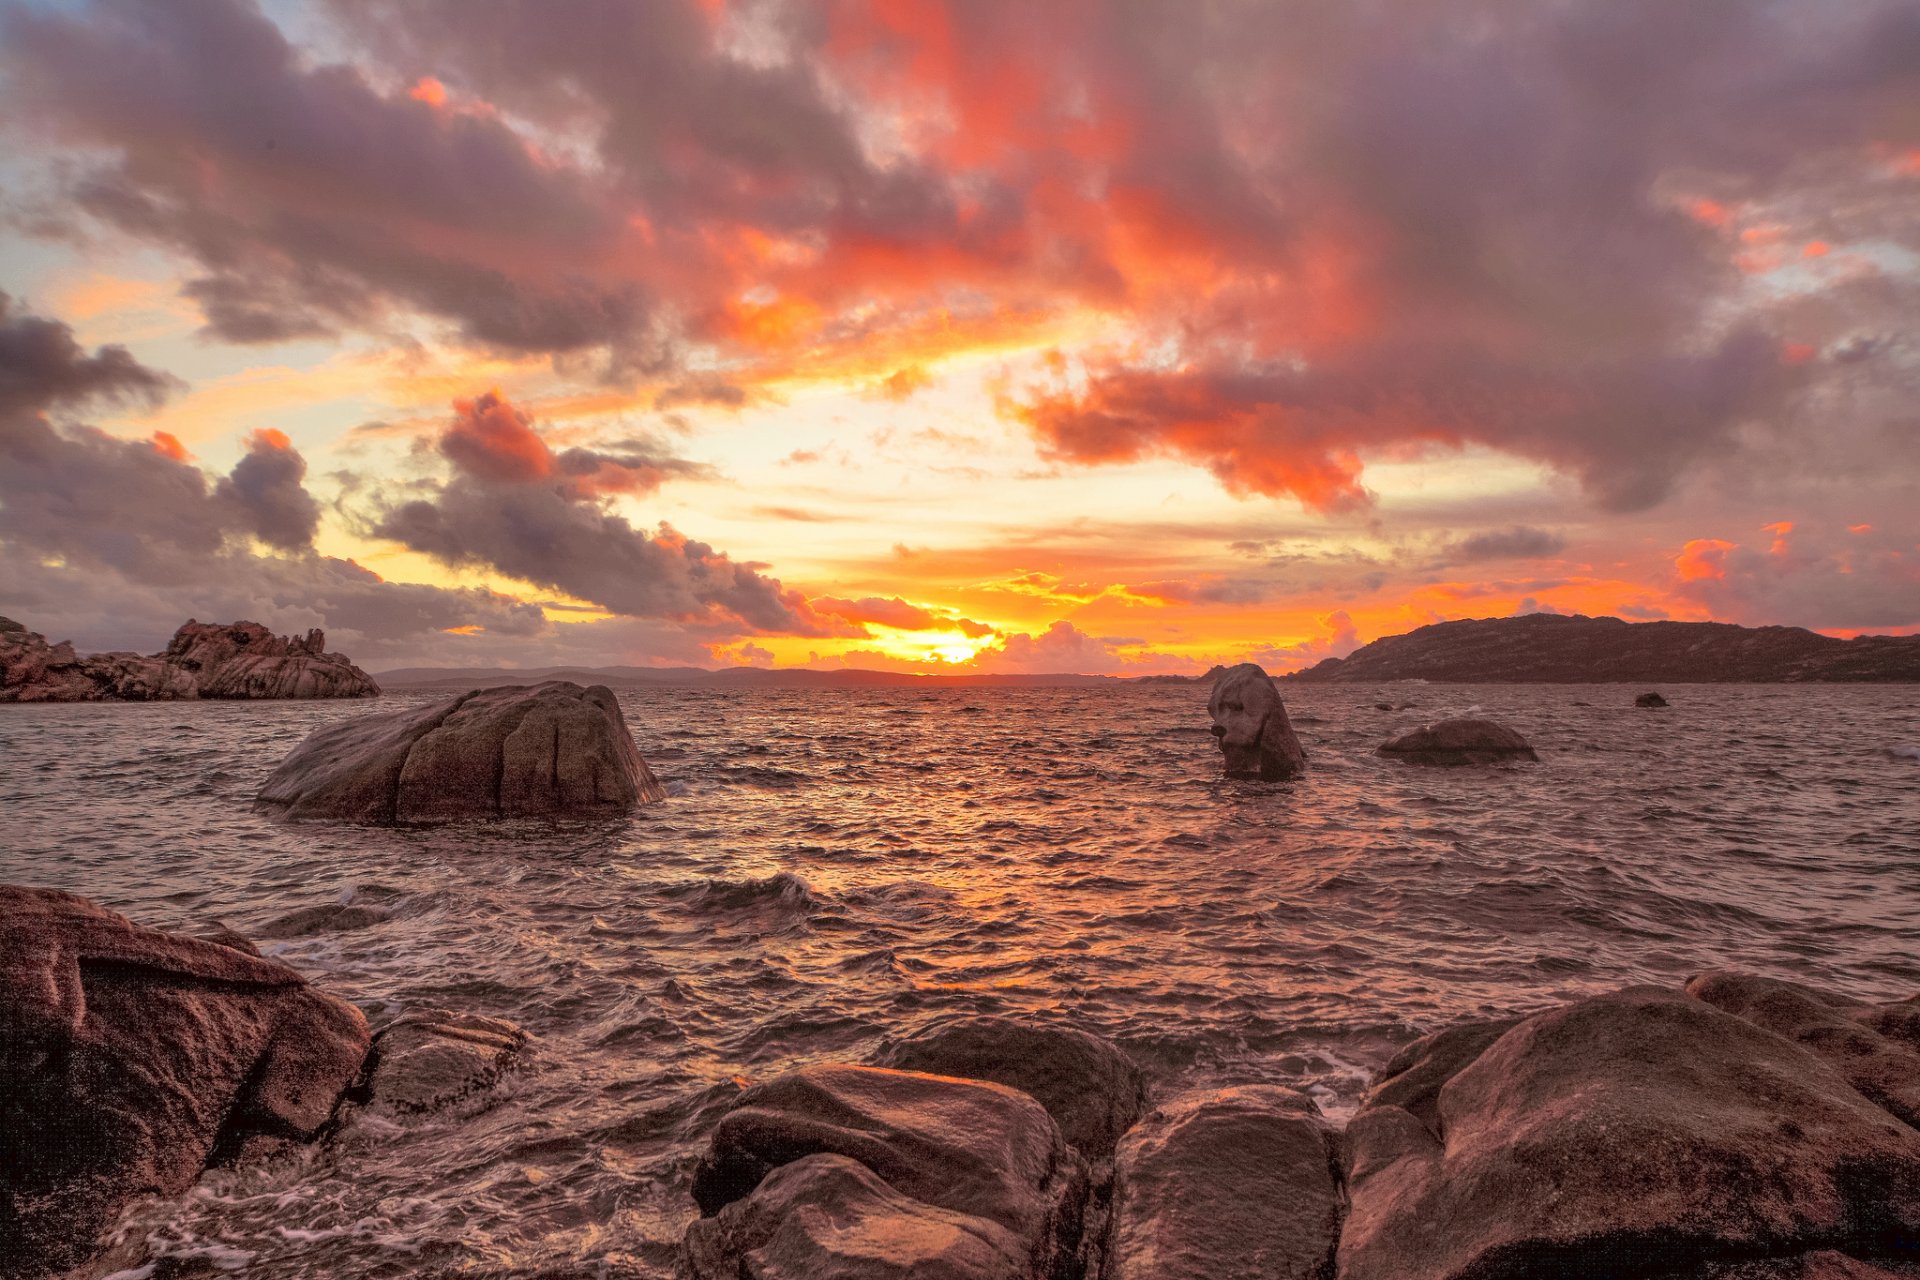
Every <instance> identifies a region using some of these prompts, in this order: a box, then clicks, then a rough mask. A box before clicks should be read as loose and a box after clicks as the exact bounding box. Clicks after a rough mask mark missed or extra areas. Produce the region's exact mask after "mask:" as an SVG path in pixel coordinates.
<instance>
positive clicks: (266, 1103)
mask: <svg viewBox="0 0 1920 1280" xmlns="http://www.w3.org/2000/svg"><path fill="white" fill-rule="evenodd" d="M0 921H4V922H5V923H4V928H0V1027H3V1028H4V1029H5V1030H4V1034H0V1258H4V1259H5V1260H6V1261H7V1264H8V1269H7V1271H6V1274H7V1275H8V1276H9V1277H17V1278H21V1280H25V1278H27V1277H40V1276H49V1275H53V1274H55V1273H58V1272H61V1271H63V1270H66V1269H69V1268H72V1267H75V1266H78V1265H80V1264H82V1263H84V1262H86V1261H87V1259H88V1258H90V1257H91V1256H92V1255H93V1254H94V1253H95V1252H96V1244H97V1242H98V1241H99V1238H100V1236H101V1234H102V1233H103V1232H104V1231H105V1230H106V1229H107V1228H109V1227H111V1226H112V1225H113V1223H114V1221H115V1220H116V1219H117V1217H118V1216H119V1214H120V1211H121V1210H122V1209H123V1208H124V1207H125V1206H126V1205H127V1204H128V1203H129V1202H131V1201H132V1200H134V1199H135V1198H137V1197H140V1196H144V1195H178V1194H180V1193H181V1192H183V1191H185V1190H186V1189H187V1188H188V1187H190V1186H192V1185H193V1183H194V1181H195V1180H196V1179H197V1178H198V1177H199V1176H200V1173H201V1171H202V1170H203V1169H204V1168H205V1167H206V1166H207V1164H208V1163H209V1161H210V1160H215V1159H220V1158H225V1157H227V1156H230V1155H233V1154H235V1153H238V1152H240V1151H242V1150H243V1149H245V1148H246V1146H247V1144H248V1143H249V1142H250V1141H252V1140H254V1139H257V1138H261V1137H265V1138H278V1139H300V1140H304V1139H310V1138H312V1137H314V1136H315V1135H316V1134H317V1133H318V1132H319V1131H320V1129H321V1127H322V1126H323V1125H325V1124H326V1122H327V1120H328V1118H329V1117H330V1116H331V1115H332V1113H333V1109H334V1106H335V1104H336V1103H337V1102H338V1101H339V1098H340V1096H341V1094H342V1093H343V1092H344V1091H345V1090H346V1089H347V1088H348V1086H349V1085H351V1084H352V1082H353V1080H354V1079H355V1077H356V1076H357V1075H358V1074H359V1072H360V1068H361V1064H362V1061H363V1060H364V1058H365V1056H366V1051H367V1044H368V1035H367V1024H366V1020H365V1019H364V1018H363V1017H361V1015H360V1012H359V1011H358V1010H357V1009H355V1008H353V1006H351V1005H349V1004H347V1003H345V1002H344V1001H341V1000H337V999H335V998H333V997H332V996H327V995H323V994H321V993H320V992H318V991H315V990H313V989H312V988H311V987H309V986H308V985H307V983H306V980H305V979H304V978H302V977H301V976H300V975H299V974H298V973H295V972H294V971H293V970H292V969H289V968H287V967H286V966H285V965H282V964H278V963H275V962H273V961H270V960H263V959H260V958H258V957H257V956H252V955H248V954H247V953H246V952H244V951H242V950H240V949H238V948H236V947H233V946H230V945H222V944H220V943H216V942H211V941H205V940H202V939H198V938H186V937H179V936H175V935H172V934H166V933H160V932H157V931H155V930H151V929H144V928H141V927H140V926H138V925H135V924H133V923H131V922H130V921H128V920H126V919H125V918H124V917H122V916H119V915H116V914H114V913H113V912H111V911H107V910H105V909H104V908H102V907H99V906H96V905H94V904H93V903H91V902H88V901H87V900H85V899H84V898H77V897H74V896H72V895H70V894H65V893H59V892H56V891H53V890H50V889H24V888H16V887H13V886H0Z"/></svg>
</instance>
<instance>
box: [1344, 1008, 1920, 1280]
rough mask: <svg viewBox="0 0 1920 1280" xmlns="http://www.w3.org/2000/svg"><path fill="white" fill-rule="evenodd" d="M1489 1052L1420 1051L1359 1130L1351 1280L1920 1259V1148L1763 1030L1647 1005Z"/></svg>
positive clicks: (1569, 1022) (1802, 1052)
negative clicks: (1831, 1256) (1414, 1077)
mask: <svg viewBox="0 0 1920 1280" xmlns="http://www.w3.org/2000/svg"><path fill="white" fill-rule="evenodd" d="M1751 994H1752V993H1751V992H1747V993H1745V996H1750V995H1751ZM1745 996H1743V998H1745ZM1483 1041H1485V1037H1484V1035H1476V1036H1472V1037H1468V1038H1465V1039H1463V1038H1462V1037H1460V1036H1458V1035H1452V1036H1443V1037H1436V1038H1435V1039H1433V1040H1431V1041H1428V1042H1425V1043H1424V1044H1423V1045H1416V1046H1415V1047H1414V1049H1413V1051H1411V1052H1410V1053H1408V1054H1406V1055H1403V1056H1402V1059H1401V1061H1402V1063H1403V1064H1404V1065H1403V1066H1402V1070H1401V1072H1400V1073H1399V1074H1400V1075H1405V1074H1408V1073H1412V1072H1419V1073H1420V1074H1421V1078H1420V1081H1419V1084H1418V1086H1417V1087H1415V1088H1409V1087H1406V1086H1405V1085H1400V1084H1397V1080H1398V1077H1397V1076H1388V1077H1387V1078H1386V1079H1384V1080H1383V1081H1382V1082H1381V1083H1380V1085H1379V1087H1378V1088H1377V1089H1376V1091H1375V1093H1374V1095H1373V1096H1372V1097H1371V1098H1370V1099H1369V1100H1368V1102H1367V1104H1366V1105H1365V1106H1364V1107H1363V1108H1362V1109H1361V1110H1360V1112H1359V1113H1358V1114H1357V1115H1356V1116H1355V1117H1354V1120H1353V1122H1352V1124H1351V1125H1350V1126H1349V1128H1348V1131H1347V1147H1348V1151H1349V1161H1350V1163H1349V1166H1348V1170H1347V1189H1348V1195H1349V1197H1350V1202H1351V1208H1350V1211H1349V1214H1348V1217H1347V1221H1346V1224H1345V1227H1344V1229H1343V1231H1342V1234H1341V1240H1340V1247H1339V1255H1338V1275H1339V1276H1340V1277H1341V1280H1376V1278H1384V1277H1393V1278H1394V1280H1467V1278H1468V1277H1472V1278H1474V1280H1502V1278H1504V1277H1515V1278H1517V1277H1524V1276H1537V1275H1561V1274H1567V1275H1573V1274H1578V1275H1607V1276H1618V1277H1638V1276H1656V1275H1658V1276H1666V1275H1675V1276H1678V1275H1683V1274H1684V1275H1711V1274H1721V1275H1727V1276H1732V1275H1743V1274H1744V1275H1753V1276H1761V1275H1780V1276H1784V1275H1794V1274H1804V1275H1821V1274H1831V1275H1844V1274H1848V1273H1847V1272H1846V1271H1845V1270H1837V1269H1834V1268H1833V1267H1827V1266H1824V1265H1817V1263H1816V1262H1809V1261H1808V1259H1810V1258H1815V1257H1816V1255H1818V1254H1820V1253H1821V1252H1823V1251H1836V1252H1838V1253H1840V1254H1845V1255H1851V1256H1853V1257H1854V1258H1867V1259H1873V1258H1875V1257H1877V1256H1879V1255H1883V1254H1886V1253H1887V1252H1888V1251H1889V1250H1895V1251H1904V1250H1911V1249H1913V1248H1914V1247H1915V1246H1916V1245H1920V1131H1916V1130H1914V1129H1913V1128H1911V1127H1909V1126H1907V1125H1905V1124H1902V1123H1901V1122H1900V1121H1899V1120H1898V1119H1896V1118H1895V1117H1894V1116H1893V1115H1892V1114H1890V1113H1888V1112H1887V1111H1886V1110H1884V1109H1882V1108H1881V1107H1879V1106H1877V1105H1875V1103H1874V1102H1872V1101H1871V1100H1870V1099H1869V1098H1867V1097H1865V1096H1863V1095H1862V1094H1861V1093H1860V1092H1859V1091H1858V1090H1856V1089H1855V1088H1854V1087H1853V1085H1852V1084H1851V1083H1850V1081H1849V1080H1848V1078H1847V1076H1846V1075H1845V1074H1844V1073H1843V1072H1842V1071H1841V1070H1839V1069H1837V1068H1836V1067H1835V1066H1834V1064H1833V1063H1832V1062H1830V1061H1828V1060H1827V1059H1825V1058H1823V1057H1822V1056H1821V1055H1820V1054H1819V1053H1816V1052H1814V1051H1812V1050H1811V1049H1809V1048H1806V1047H1803V1046H1802V1045H1800V1044H1796V1043H1793V1042H1792V1041H1790V1040H1788V1039H1785V1038H1783V1037H1781V1036H1779V1035H1776V1034H1774V1033H1773V1032H1771V1031H1769V1030H1766V1029H1764V1028H1763V1027H1761V1026H1758V1025H1756V1024H1755V1023H1753V1022H1751V1021H1748V1020H1747V1019H1745V1018H1742V1017H1736V1016H1734V1015H1733V1014H1730V1013H1727V1012H1725V1011H1723V1010H1721V1009H1717V1008H1715V1007H1713V1006H1712V1005H1710V1004H1708V1003H1706V1002H1705V1001H1703V1000H1699V999H1695V998H1693V997H1691V996H1688V995H1685V994H1682V993H1678V992H1672V991H1666V990H1662V989H1658V988H1652V987H1636V988H1630V989H1628V990H1626V991H1621V992H1617V993H1615V994H1612V995H1606V996H1599V997H1595V998H1593V999H1589V1000H1583V1001H1580V1002H1579V1003H1577V1004H1573V1005H1569V1006H1566V1007H1564V1008H1561V1009H1556V1010H1553V1011H1551V1012H1548V1013H1543V1014H1538V1015H1535V1016H1533V1017H1530V1018H1524V1019H1521V1020H1519V1021H1518V1022H1515V1023H1514V1024H1512V1025H1511V1026H1509V1027H1507V1028H1506V1029H1505V1030H1504V1031H1502V1032H1500V1034H1498V1035H1497V1036H1494V1037H1493V1038H1492V1039H1491V1040H1490V1042H1485V1043H1484V1047H1483V1048H1481V1049H1480V1050H1479V1052H1477V1053H1475V1052H1472V1050H1473V1048H1474V1046H1475V1045H1476V1044H1478V1043H1481V1042H1483ZM1436 1059H1443V1060H1444V1065H1441V1066H1439V1067H1438V1069H1431V1070H1430V1069H1428V1068H1429V1066H1430V1064H1433V1063H1434V1062H1435V1060H1436ZM1913 1065H1914V1067H1915V1068H1916V1069H1920V1060H1916V1061H1915V1062H1914V1064H1913ZM1909 1260H1911V1255H1909ZM1736 1264H1737V1265H1736ZM1762 1264H1765V1265H1764V1266H1763V1265H1762ZM1838 1265H1839V1264H1835V1266H1838ZM1722 1267H1724V1268H1730V1269H1727V1270H1720V1271H1715V1270H1711V1269H1706V1270H1703V1269H1705V1268H1722ZM1740 1267H1746V1268H1748V1270H1745V1271H1742V1270H1740V1269H1739V1268H1740ZM1769 1268H1771V1269H1769ZM1796 1268H1797V1269H1796ZM1869 1274H1870V1273H1869Z"/></svg>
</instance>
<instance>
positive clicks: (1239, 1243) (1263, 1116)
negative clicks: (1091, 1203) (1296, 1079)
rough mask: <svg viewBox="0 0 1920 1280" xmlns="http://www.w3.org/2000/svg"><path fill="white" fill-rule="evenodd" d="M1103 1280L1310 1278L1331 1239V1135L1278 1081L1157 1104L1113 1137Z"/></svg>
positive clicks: (1337, 1195)
mask: <svg viewBox="0 0 1920 1280" xmlns="http://www.w3.org/2000/svg"><path fill="white" fill-rule="evenodd" d="M1116 1164H1117V1173H1116V1176H1115V1185H1114V1195H1113V1211H1112V1213H1113V1227H1112V1232H1113V1236H1112V1244H1111V1247H1110V1252H1109V1255H1108V1263H1107V1267H1106V1271H1105V1275H1106V1277H1107V1280H1156V1278H1157V1277H1162V1276H1204V1277H1207V1280H1317V1278H1318V1277H1320V1276H1323V1275H1326V1274H1327V1271H1328V1268H1329V1266H1330V1264H1331V1262H1332V1258H1333V1250H1334V1244H1335V1241H1336V1240H1337V1239H1338V1237H1339V1229H1340V1213H1341V1191H1340V1185H1339V1183H1338V1181H1337V1179H1336V1164H1335V1154H1334V1133H1333V1129H1332V1127H1331V1126H1330V1125H1328V1124H1327V1122H1326V1120H1325V1119H1324V1118H1322V1116H1321V1115H1320V1110H1319V1108H1318V1107H1316V1106H1314V1104H1313V1101H1312V1099H1310V1098H1308V1097H1307V1096H1306V1095H1305V1094H1303V1093H1300V1092H1298V1091H1297V1090H1293V1089H1288V1088H1284V1087H1281V1086H1278V1085H1239V1086H1234V1087H1229V1088H1224V1089H1203V1090H1198V1091H1194V1092H1189V1093H1184V1094H1181V1095H1179V1096H1177V1097H1174V1098H1170V1099H1168V1100H1167V1101H1165V1102H1162V1103H1161V1104H1159V1105H1158V1106H1156V1107H1155V1108H1154V1109H1153V1111H1152V1112H1151V1113H1150V1114H1149V1115H1148V1116H1147V1117H1146V1119H1144V1120H1142V1121H1141V1122H1140V1124H1139V1126H1138V1127H1137V1128H1135V1129H1134V1130H1133V1132H1131V1133H1129V1134H1128V1135H1127V1136H1126V1139H1125V1140H1124V1141H1123V1142H1122V1143H1121V1144H1120V1151H1119V1155H1118V1157H1117V1160H1116Z"/></svg>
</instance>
